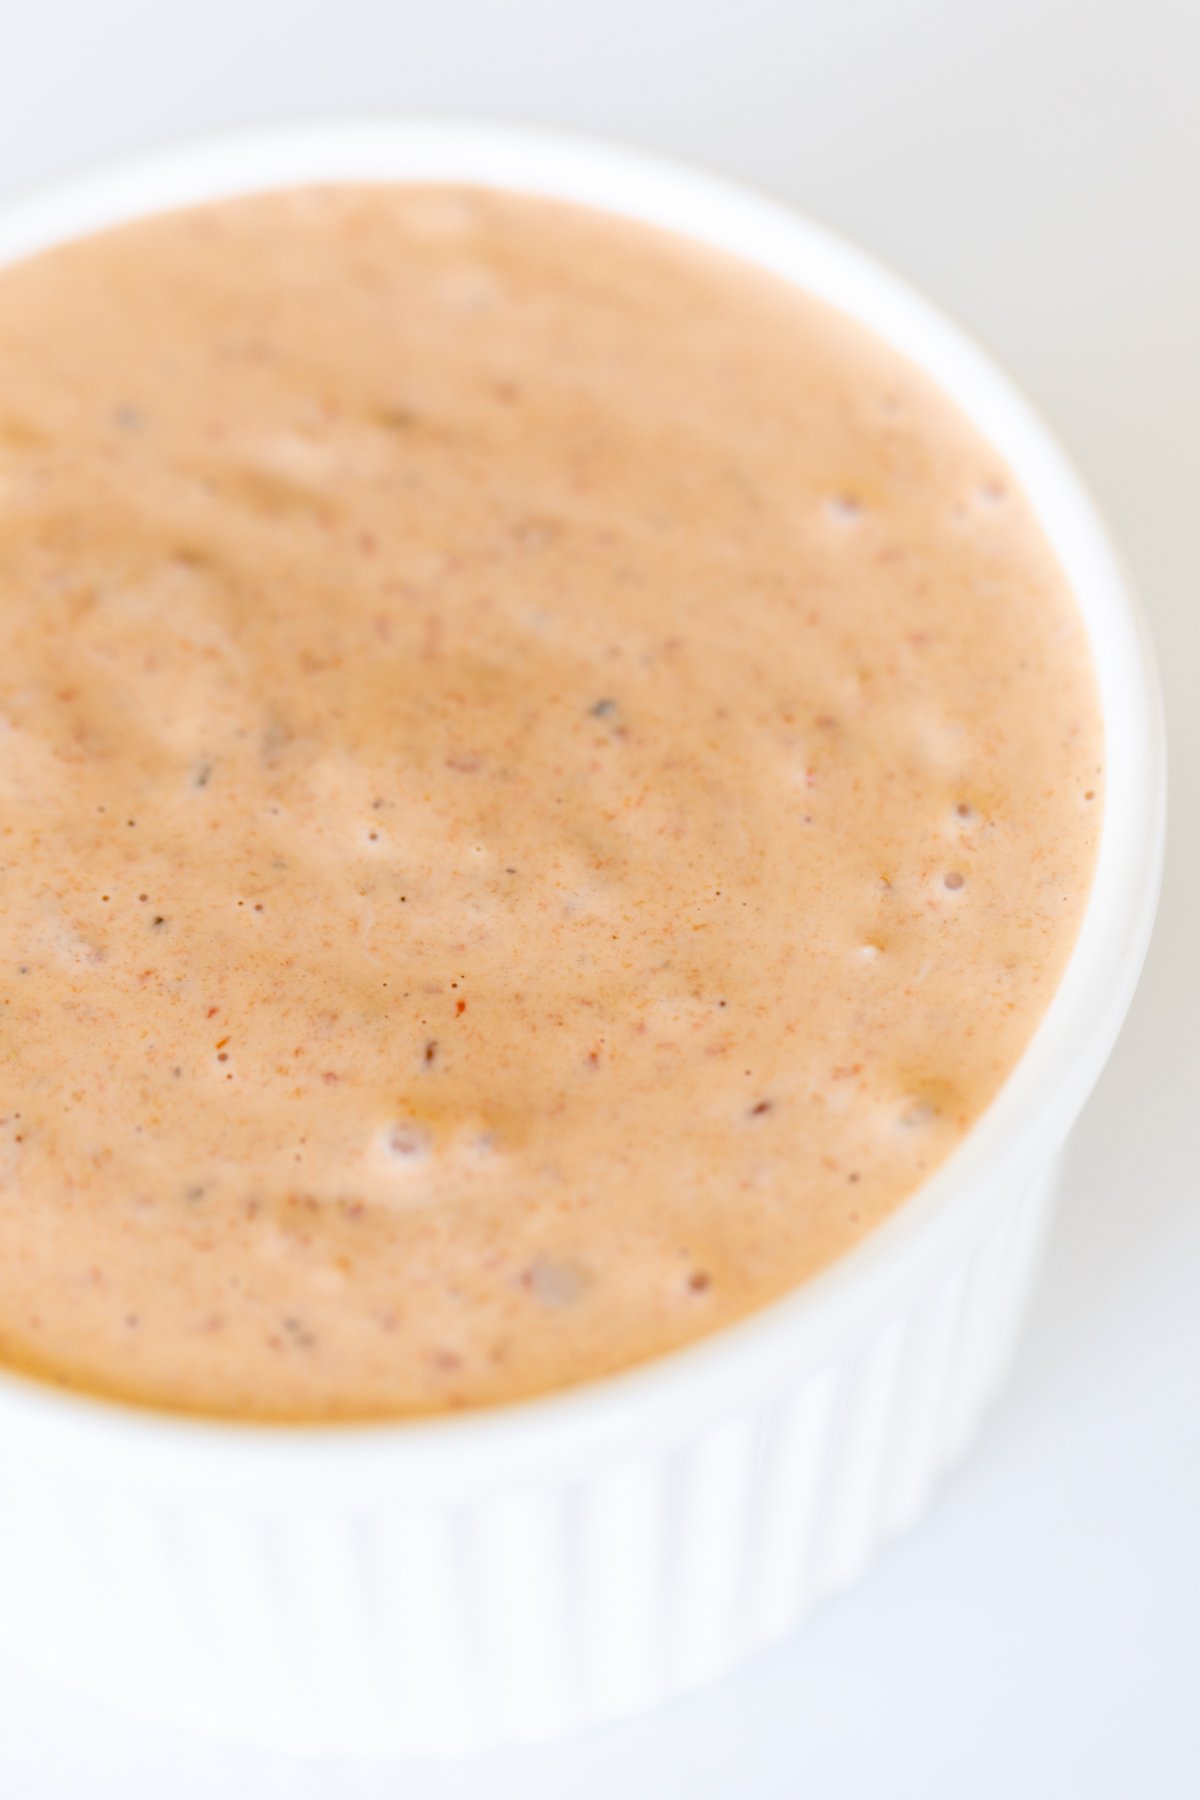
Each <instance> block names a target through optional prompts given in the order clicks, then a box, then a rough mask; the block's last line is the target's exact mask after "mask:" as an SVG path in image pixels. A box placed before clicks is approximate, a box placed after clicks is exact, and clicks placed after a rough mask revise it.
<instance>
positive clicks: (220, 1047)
mask: <svg viewBox="0 0 1200 1800" xmlns="http://www.w3.org/2000/svg"><path fill="white" fill-rule="evenodd" d="M228 1042H229V1038H228V1037H227V1036H226V1037H223V1038H218V1039H217V1049H218V1050H223V1049H224V1048H225V1046H226V1044H227V1043H228Z"/></svg>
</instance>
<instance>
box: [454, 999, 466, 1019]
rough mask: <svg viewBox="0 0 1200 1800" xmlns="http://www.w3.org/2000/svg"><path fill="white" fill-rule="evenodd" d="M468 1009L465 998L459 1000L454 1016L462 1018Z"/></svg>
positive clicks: (456, 1003)
mask: <svg viewBox="0 0 1200 1800" xmlns="http://www.w3.org/2000/svg"><path fill="white" fill-rule="evenodd" d="M466 1010H467V1003H466V1001H465V1000H458V1001H456V1002H455V1006H454V1016H455V1018H456V1019H461V1018H462V1016H463V1014H464V1013H465V1012H466Z"/></svg>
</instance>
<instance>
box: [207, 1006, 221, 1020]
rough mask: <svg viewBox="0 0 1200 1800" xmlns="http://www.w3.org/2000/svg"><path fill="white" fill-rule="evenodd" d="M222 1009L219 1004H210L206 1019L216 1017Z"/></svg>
mask: <svg viewBox="0 0 1200 1800" xmlns="http://www.w3.org/2000/svg"><path fill="white" fill-rule="evenodd" d="M220 1010H221V1009H220V1007H219V1006H210V1007H209V1009H208V1011H207V1013H205V1015H204V1016H205V1018H206V1019H215V1018H216V1016H217V1014H218V1013H219V1012H220Z"/></svg>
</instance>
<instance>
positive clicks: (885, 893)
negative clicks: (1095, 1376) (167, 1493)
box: [0, 187, 1102, 1420]
mask: <svg viewBox="0 0 1200 1800" xmlns="http://www.w3.org/2000/svg"><path fill="white" fill-rule="evenodd" d="M1101 754H1102V751H1101V727H1100V720H1099V714H1098V707H1097V701H1096V696H1095V692H1094V687H1093V678H1092V672H1091V666H1090V661H1089V656H1088V650H1087V645H1086V641H1085V637H1084V633H1083V630H1082V626H1081V623H1080V620H1079V618H1078V617H1077V614H1076V611H1075V608H1074V604H1073V601H1072V597H1071V594H1070V592H1069V591H1068V589H1067V587H1066V585H1065V582H1064V579H1063V577H1062V575H1061V574H1060V572H1059V570H1058V568H1057V567H1056V565H1055V563H1054V561H1053V559H1052V556H1051V554H1050V552H1049V550H1048V548H1047V546H1046V544H1045V542H1044V541H1043V539H1042V537H1041V535H1040V534H1039V531H1038V529H1037V528H1036V526H1035V523H1034V521H1033V519H1032V516H1031V514H1030V511H1029V509H1028V507H1027V505H1026V503H1025V501H1024V500H1023V498H1022V496H1021V494H1020V493H1019V492H1018V491H1017V490H1016V489H1015V487H1014V484H1013V481H1012V478H1011V476H1010V475H1009V473H1008V471H1007V470H1006V469H1005V468H1004V467H1003V466H1002V465H1001V464H1000V463H999V462H998V459H997V457H996V456H995V454H994V453H993V452H992V451H991V450H990V449H989V447H988V446H987V445H986V444H985V443H984V442H983V441H982V440H981V439H980V438H979V437H978V436H977V435H976V434H975V433H974V431H973V430H972V429H970V428H969V427H968V426H967V425H966V424H965V423H964V421H963V420H962V419H961V418H960V417H959V416H958V415H957V414H956V412H955V411H954V410H953V409H952V408H951V407H950V405H949V404H948V402H947V401H946V400H944V399H943V398H942V397H941V396H940V395H939V393H938V392H937V391H935V390H934V389H933V388H932V387H931V386H930V384H929V383H928V382H927V381H926V379H925V378H924V377H922V376H921V375H920V374H919V373H917V372H916V371H914V370H913V369H912V368H911V367H909V366H908V365H907V364H905V363H904V362H902V361H901V360H900V359H899V358H898V357H897V356H896V355H895V354H894V353H893V352H891V351H890V350H889V349H887V348H886V347H884V346H882V345H880V344H879V343H877V342H875V341H874V340H873V339H871V338H869V337H868V336H867V335H866V334H865V333H864V332H862V331H861V330H860V329H859V328H858V327H856V326H854V325H852V324H851V323H849V322H848V321H846V320H844V319H842V318H841V317H839V316H837V315H835V314H834V313H832V312H830V311H829V310H827V309H825V308H823V307H822V306H820V305H818V304H817V303H815V302H814V301H812V300H810V299H808V298H806V297H804V296H802V295H800V294H798V293H796V292H795V291H793V290H791V289H789V288H787V287H786V286H784V285H783V284H781V283H779V282H777V281H775V280H774V279H772V278H769V277H767V276H766V275H763V274H760V273H758V272H755V271H753V270H751V269H748V268H745V267H743V266H741V265H739V264H737V263H734V262H732V261H730V260H728V259H726V258H724V257H722V256H720V255H718V254H716V253H713V252H710V251H708V250H706V249H703V248H700V247H698V246H695V245H689V244H686V243H684V242H682V241H678V240H675V239H672V238H670V237H668V236H667V235H665V234H660V233H655V232H652V231H650V230H647V229H644V228H641V227H637V226H634V225H631V224H628V223H623V222H620V221H617V220H611V219H607V218H603V217H601V216H599V215H595V214H591V213H588V212H586V211H583V210H581V209H574V208H570V207H565V206H561V205H556V204H552V203H549V202H542V201H537V200H532V199H523V198H518V197H512V196H503V195H500V194H495V193H473V192H466V191H455V190H439V189H419V188H409V189H404V188H386V187H385V188H376V189H368V188H358V189H355V188H343V189H328V190H318V191H310V192H299V193H291V194H282V195H275V196H269V197H258V198H253V199H248V200H238V201H235V202H230V203H223V204H220V205H217V206H213V207H208V208H203V209H199V210H195V211H190V212H185V213H179V214H175V215H172V216H169V217H163V218H157V219H153V220H150V221H146V222H142V223H139V224H137V225H134V226H131V227H125V228H122V229H120V230H117V231H113V232H111V233H108V234H105V235H103V236H100V237H97V238H94V239H91V240H89V241H85V242H81V243H77V244H74V245H71V246H68V247H65V248H61V249H57V250H55V251H53V252H51V253H48V254H45V255H42V256H39V257H36V258H34V259H31V260H29V261H27V262H25V263H24V264H21V265H19V266H16V267H13V268H10V269H8V270H5V271H3V272H2V273H0V802H2V804H0V1002H2V1005H0V1058H2V1076H0V1355H2V1356H3V1358H5V1359H6V1360H7V1361H8V1362H9V1363H10V1364H14V1365H19V1366H21V1367H24V1368H27V1369H32V1370H34V1371H37V1372H39V1373H41V1374H43V1375H46V1376H48V1377H51V1378H53V1379H57V1380H61V1381H64V1382H67V1383H70V1384H74V1385H80V1386H83V1387H87V1388H92V1389H98V1390H101V1391H105V1392H107V1393H110V1394H113V1395H119V1396H124V1397H126V1398H128V1399H131V1400H135V1401H139V1402H145V1403H150V1404H154V1405H159V1406H165V1407H171V1408H178V1409H187V1410H200V1411H205V1412H210V1413H218V1414H226V1415H240V1416H248V1417H260V1418H281V1419H282V1418H291V1419H314V1420H315V1419H319V1418H326V1417H353V1416H386V1415H404V1414H415V1413H427V1412H436V1411H439V1410H443V1409H448V1408H454V1407H460V1406H464V1405H475V1404H481V1403H490V1402H495V1401H501V1400H506V1399H511V1398H514V1397H517V1396H521V1395H527V1394H532V1393H535V1392H540V1391H543V1390H547V1389H552V1388H556V1387H559V1386H562V1385H566V1384H569V1383H573V1382H577V1381H580V1380H583V1379H585V1378H587V1377H591V1376H596V1375H600V1374H603V1373H604V1372H606V1371H609V1370H614V1369H618V1368H622V1367H624V1366H626V1365H629V1364H632V1363H636V1362H638V1361H640V1360H641V1359H644V1358H646V1357H650V1356H653V1355H654V1354H656V1353H658V1352H661V1351H664V1350H666V1349H668V1348H670V1347H672V1346H674V1345H679V1344H682V1343H684V1342H686V1341H687V1340H689V1339H693V1338H695V1337H697V1336H699V1335H701V1334H703V1333H707V1332H710V1331H712V1330H713V1329H714V1328H716V1327H718V1326H720V1325H722V1324H724V1323H726V1322H728V1321H730V1320H733V1319H736V1318H738V1317H739V1316H741V1315H743V1314H745V1313H746V1312H748V1311H749V1310H751V1309H753V1308H755V1307H758V1306H761V1305H762V1304H763V1303H764V1302H766V1301H769V1300H770V1299H772V1298H773V1297H775V1296H778V1295H780V1294H782V1293H783V1292H784V1291H785V1290H787V1289H789V1288H792V1287H794V1286H795V1285H796V1284H797V1283H798V1282H801V1281H803V1280H804V1278H805V1277H806V1276H808V1275H810V1274H811V1273H812V1272H813V1271H814V1270H817V1269H819V1268H820V1267H822V1265H824V1264H827V1263H828V1262H829V1261H830V1260H831V1259H832V1258H834V1257H836V1256H838V1255H840V1254H841V1253H842V1252H844V1251H845V1250H847V1249H848V1248H849V1247H850V1246H851V1245H853V1244H854V1243H856V1242H857V1241H858V1240H859V1239H860V1238H861V1237H862V1236H863V1235H864V1234H865V1233H866V1232H868V1231H870V1230H871V1228H872V1227H873V1226H874V1225H876V1224H877V1223H878V1221H879V1220H881V1219H882V1218H883V1217H884V1216H885V1215H886V1214H888V1213H889V1212H890V1211H891V1210H892V1209H893V1208H894V1207H895V1206H896V1205H897V1204H898V1203H899V1202H900V1201H901V1200H903V1198H904V1197H905V1196H906V1195H907V1194H909V1193H911V1191H912V1190H913V1188H914V1187H915V1186H916V1185H918V1184H919V1183H920V1182H921V1180H922V1179H923V1177H925V1176H926V1175H927V1174H928V1173H929V1172H930V1171H931V1170H932V1169H934V1168H935V1167H936V1166H937V1164H938V1163H939V1162H941V1160H942V1159H943V1158H944V1157H945V1156H946V1154H947V1153H948V1151H949V1150H950V1149H951V1148H952V1147H953V1146H954V1145H955V1144H956V1143H957V1142H958V1141H959V1140H960V1139H961V1137H962V1135H963V1133H964V1132H965V1131H966V1130H967V1129H968V1128H969V1126H970V1125H971V1123H972V1121H973V1120H974V1119H976V1118H977V1117H978V1115H979V1113H980V1111H981V1110H982V1109H983V1108H984V1106H985V1105H986V1104H987V1102H988V1101H989V1100H990V1099H991V1097H992V1096H993V1094H994V1093H995V1092H996V1090H997V1088H998V1086H999V1085H1000V1083H1001V1082H1002V1081H1003V1079H1004V1077H1005V1075H1006V1074H1007V1073H1008V1072H1009V1070H1010V1069H1011V1068H1012V1066H1013V1064H1014V1062H1015V1061H1016V1059H1017V1057H1018V1056H1019V1054H1020V1052H1021V1050H1022V1048H1023V1046H1024V1045H1025V1043H1026V1041H1027V1040H1028V1038H1029V1036H1030V1033H1031V1031H1032V1029H1033V1027H1034V1025H1035V1024H1036V1022H1037V1020H1038V1018H1039V1015H1040V1014H1041V1013H1042V1011H1043V1010H1044V1008H1045V1006H1046V1004H1047V1002H1048V1000H1049V998H1050V996H1051V994H1052V992H1053V990H1054V987H1055V984H1056V982H1057V980H1058V978H1059V975H1060V973H1061V971H1062V969H1063V966H1064V963H1065V960H1066V957H1067V955H1068V953H1069V949H1070V946H1071V942H1072V939H1073V936H1074V934H1075V931H1076V928H1077V925H1078V921H1079V919H1080V916H1081V912H1082V908H1083V903H1084V900H1085V897H1086V892H1087V888H1088V883H1089V879H1090V875H1091V871H1092V866H1093V859H1094V854H1095V846H1096V838H1097V833H1098V826H1099V816H1100V807H1101V801H1100V764H1101Z"/></svg>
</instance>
